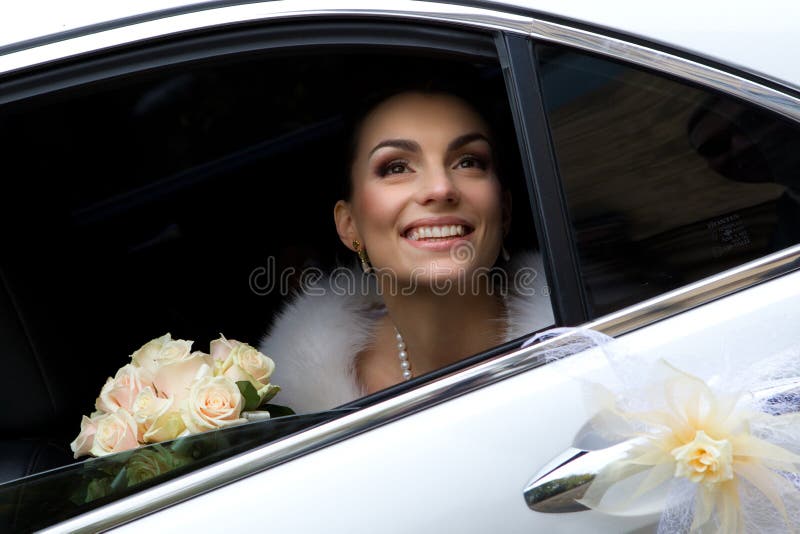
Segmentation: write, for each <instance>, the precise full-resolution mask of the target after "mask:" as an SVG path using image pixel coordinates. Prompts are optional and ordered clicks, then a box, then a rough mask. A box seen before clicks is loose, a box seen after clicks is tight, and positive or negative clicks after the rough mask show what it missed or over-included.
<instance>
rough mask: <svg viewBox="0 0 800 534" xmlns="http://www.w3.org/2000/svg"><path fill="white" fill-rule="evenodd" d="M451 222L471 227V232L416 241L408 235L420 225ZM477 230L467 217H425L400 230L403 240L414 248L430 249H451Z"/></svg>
mask: <svg viewBox="0 0 800 534" xmlns="http://www.w3.org/2000/svg"><path fill="white" fill-rule="evenodd" d="M451 224H458V225H461V226H464V227H466V228H468V229H469V232H468V233H467V234H465V235H463V236H453V237H451V238H448V239H441V238H439V239H437V240H436V241H422V240H420V241H414V240H413V239H409V238H407V237H406V235H407V234H408V232H409V230H411V229H413V228H418V227H420V226H445V225H451ZM474 231H475V226H473V225H472V224H470V223H469V222H467V221H466V220H465V219H462V218H461V217H453V216H448V217H425V218H423V219H417V220H415V221H413V222H411V223H409V224H407V225H406V226H405V227H403V229H402V231H401V232H400V236H401V237H402V238H403V240H404V241H405V242H406V243H408V244H409V245H411V246H412V247H414V248H418V249H424V250H429V251H447V250H450V249H451V248H452V247H454V246H455V245H457V244H458V243H463V242H465V241H468V240H469V237H470V235H471V234H472V233H473V232H474Z"/></svg>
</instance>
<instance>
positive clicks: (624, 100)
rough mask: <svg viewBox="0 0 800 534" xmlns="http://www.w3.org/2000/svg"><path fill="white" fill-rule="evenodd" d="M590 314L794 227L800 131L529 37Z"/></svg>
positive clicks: (750, 255) (799, 214) (765, 246)
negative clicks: (535, 44)
mask: <svg viewBox="0 0 800 534" xmlns="http://www.w3.org/2000/svg"><path fill="white" fill-rule="evenodd" d="M537 54H538V61H539V65H540V67H541V76H542V85H543V92H544V95H545V101H546V109H547V114H548V119H549V121H550V127H551V130H552V137H553V142H554V146H555V152H556V157H557V160H558V166H559V171H560V173H561V178H562V180H563V188H564V193H565V196H566V201H567V205H568V209H569V213H570V217H571V220H572V225H573V231H574V236H575V240H576V242H577V247H578V253H579V258H580V269H581V275H582V278H583V281H584V284H585V288H586V293H587V301H588V304H589V307H590V313H591V315H592V316H598V315H602V314H604V313H607V312H610V311H613V310H616V309H619V308H621V307H624V306H626V305H629V304H632V303H635V302H638V301H641V300H643V299H646V298H649V297H652V296H655V295H658V294H660V293H662V292H664V291H667V290H670V289H673V288H676V287H679V286H682V285H685V284H687V283H690V282H693V281H696V280H698V279H701V278H703V277H706V276H709V275H711V274H714V273H717V272H720V271H723V270H725V269H728V268H730V267H734V266H736V265H738V264H741V263H743V262H746V261H749V260H752V259H755V258H758V257H759V256H762V255H765V254H767V253H770V252H773V251H777V250H780V249H782V248H785V247H787V246H789V245H792V244H794V243H797V242H798V241H800V174H798V172H797V170H798V167H800V131H799V130H798V128H797V125H795V124H792V123H790V122H788V121H785V120H782V119H781V118H779V117H777V116H775V115H772V114H770V113H767V112H765V111H763V110H759V109H757V108H754V107H753V106H751V105H748V104H744V103H741V102H739V101H737V100H734V99H731V98H727V97H725V96H722V95H719V94H716V93H713V92H711V91H709V90H707V89H700V88H697V87H694V86H690V85H687V84H684V83H679V82H677V81H675V80H673V79H670V78H667V77H665V76H661V75H655V74H653V73H650V72H646V71H644V70H640V69H636V68H632V67H629V66H625V65H622V64H619V63H615V62H612V61H608V60H604V59H598V58H595V57H592V56H589V55H586V54H581V53H575V52H573V51H570V50H566V49H563V48H558V47H553V46H538V47H537Z"/></svg>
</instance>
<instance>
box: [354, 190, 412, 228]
mask: <svg viewBox="0 0 800 534" xmlns="http://www.w3.org/2000/svg"><path fill="white" fill-rule="evenodd" d="M353 200H354V202H353V206H354V208H355V218H356V226H357V227H358V230H359V233H361V234H362V237H363V238H364V240H365V241H368V240H369V238H370V237H371V236H374V234H376V233H379V232H380V233H383V232H386V231H388V230H394V227H395V226H396V224H397V217H398V214H399V212H400V210H401V209H402V206H403V201H402V198H400V195H398V194H397V193H396V192H394V191H387V188H386V187H381V186H380V184H375V185H371V186H370V185H368V186H364V187H362V188H360V190H359V191H358V193H357V195H354V199H353Z"/></svg>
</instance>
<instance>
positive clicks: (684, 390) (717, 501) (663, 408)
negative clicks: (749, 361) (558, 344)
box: [581, 360, 800, 533]
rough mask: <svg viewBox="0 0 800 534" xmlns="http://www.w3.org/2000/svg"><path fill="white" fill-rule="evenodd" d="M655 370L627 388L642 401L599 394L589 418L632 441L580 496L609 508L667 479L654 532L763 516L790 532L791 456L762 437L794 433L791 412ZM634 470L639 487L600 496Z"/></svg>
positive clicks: (799, 460) (794, 480)
mask: <svg viewBox="0 0 800 534" xmlns="http://www.w3.org/2000/svg"><path fill="white" fill-rule="evenodd" d="M655 374H656V376H658V377H660V378H659V379H657V380H654V381H652V382H650V383H648V384H644V387H642V388H639V389H637V390H636V393H637V394H640V395H642V398H636V399H630V398H626V397H625V396H624V395H615V394H614V393H612V392H611V391H609V390H607V389H606V390H604V392H603V393H601V395H600V397H602V398H604V399H605V401H604V403H605V407H604V409H603V410H602V411H601V414H599V416H598V417H596V419H597V420H599V421H604V423H602V424H601V426H604V428H603V430H604V431H605V432H606V434H607V435H609V434H610V435H614V436H616V438H617V439H632V440H635V442H634V443H635V445H634V446H633V447H632V448H631V449H630V451H629V453H628V454H627V455H626V457H625V458H623V459H621V460H618V461H616V462H613V463H612V464H610V465H608V466H606V467H605V468H604V469H603V470H601V471H600V473H598V476H597V477H596V478H595V480H594V481H593V482H592V484H591V485H590V486H589V488H588V490H587V492H586V494H585V495H584V498H583V499H582V501H581V502H582V503H583V504H585V505H587V506H589V507H590V508H594V509H597V510H601V511H607V512H615V511H616V512H618V511H620V509H621V508H624V507H625V506H626V505H630V503H631V502H632V501H633V500H635V499H636V498H638V497H641V496H642V495H644V494H645V493H647V492H650V491H651V490H653V489H655V488H658V487H660V486H662V485H663V484H665V483H669V484H671V485H672V486H671V487H670V490H671V491H670V496H669V497H668V499H667V505H666V507H667V509H666V510H665V515H664V516H663V517H662V522H661V525H660V528H659V531H660V532H674V531H685V530H686V529H685V528H684V527H686V526H688V527H689V528H688V530H690V531H692V532H698V531H702V532H706V531H716V532H724V533H728V532H744V531H751V530H755V529H758V530H761V529H760V528H759V525H764V524H765V523H764V521H765V520H766V519H768V520H769V521H768V524H769V525H772V526H773V527H775V528H776V529H777V530H776V531H782V532H793V531H797V529H798V520H800V518H798V516H797V514H798V513H799V512H800V498H799V497H798V495H799V494H800V488H799V487H798V484H800V476H798V472H800V469H798V468H799V467H800V455H798V454H795V453H794V452H792V451H790V450H788V449H787V448H785V447H783V446H780V445H777V444H775V443H771V442H770V440H769V438H770V437H771V436H774V435H779V434H780V429H786V428H789V427H794V428H796V429H798V430H800V416H798V415H797V414H795V413H784V414H774V413H765V412H764V411H761V410H759V409H758V408H759V400H758V399H757V397H756V396H754V395H753V394H751V393H749V392H744V393H741V394H732V393H730V392H724V391H713V390H712V389H711V388H710V387H709V386H708V384H707V383H706V382H704V381H703V380H701V379H700V378H698V377H696V376H693V375H691V374H689V373H686V372H684V371H682V370H680V369H677V368H675V367H673V366H672V365H670V364H669V363H667V362H666V361H664V360H659V361H658V362H657V363H656V373H655ZM596 391H597V390H596ZM627 393H630V392H627ZM643 408H645V409H643ZM611 422H613V423H611ZM773 431H774V432H773ZM796 445H800V443H797V444H796ZM634 476H636V477H637V478H638V480H639V481H638V485H637V486H636V489H635V491H634V492H633V493H632V494H631V495H629V496H628V497H627V499H626V500H623V502H622V503H620V502H616V503H613V504H612V503H609V502H608V500H607V499H605V497H606V494H607V493H608V492H609V490H610V489H611V488H612V487H613V486H614V485H616V484H617V483H620V482H622V481H624V480H627V479H631V477H634ZM687 481H688V482H689V483H691V485H690V486H688V487H687V486H686V485H685V484H686V482H687ZM617 500H618V501H619V499H617ZM765 518H766V519H765ZM776 518H777V519H776ZM689 522H690V523H689ZM767 530H771V529H767Z"/></svg>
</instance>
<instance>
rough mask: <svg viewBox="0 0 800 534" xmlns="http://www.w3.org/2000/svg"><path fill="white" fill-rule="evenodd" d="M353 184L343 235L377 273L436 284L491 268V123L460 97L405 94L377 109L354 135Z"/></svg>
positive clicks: (495, 215)
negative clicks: (360, 248) (355, 243)
mask: <svg viewBox="0 0 800 534" xmlns="http://www.w3.org/2000/svg"><path fill="white" fill-rule="evenodd" d="M352 185H353V194H352V197H351V200H350V202H343V201H340V202H339V203H338V204H337V207H336V211H335V215H336V222H337V229H338V230H339V234H340V236H341V238H342V241H343V242H344V243H345V244H346V245H347V246H348V247H350V248H351V249H352V248H353V246H352V241H353V240H354V239H357V240H358V241H359V242H361V244H362V245H363V246H364V248H366V250H367V253H368V254H369V259H370V262H371V263H372V265H373V267H374V268H376V269H378V270H379V272H390V273H393V274H394V275H396V276H397V277H398V279H400V280H416V281H419V282H420V283H431V282H432V281H436V280H443V279H453V278H455V277H456V276H458V275H459V274H462V275H464V274H466V275H469V274H470V273H472V272H474V271H475V269H477V268H479V267H485V268H489V267H491V266H492V265H494V262H495V260H496V259H497V256H498V254H499V251H500V247H501V246H502V240H503V235H504V228H503V226H504V208H503V193H502V190H501V187H500V183H499V181H498V179H497V176H496V175H495V170H494V162H493V161H492V150H491V146H490V144H489V130H488V127H487V125H486V124H485V123H484V122H483V120H482V119H481V118H480V116H479V115H478V114H477V113H476V112H475V111H474V110H473V109H472V108H471V107H469V106H468V105H467V104H466V103H465V102H463V101H462V100H460V99H458V98H455V97H452V96H448V95H441V94H424V93H402V94H400V95H397V96H394V97H392V98H390V99H388V100H386V101H384V102H382V103H381V104H380V105H378V106H377V107H376V108H375V109H374V110H373V111H372V112H371V113H370V114H369V115H368V116H367V117H366V119H365V120H364V122H363V124H362V128H361V132H360V135H359V138H358V139H357V144H356V152H355V159H354V161H353V165H352ZM505 211H506V213H507V210H505ZM389 270H390V271H389Z"/></svg>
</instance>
